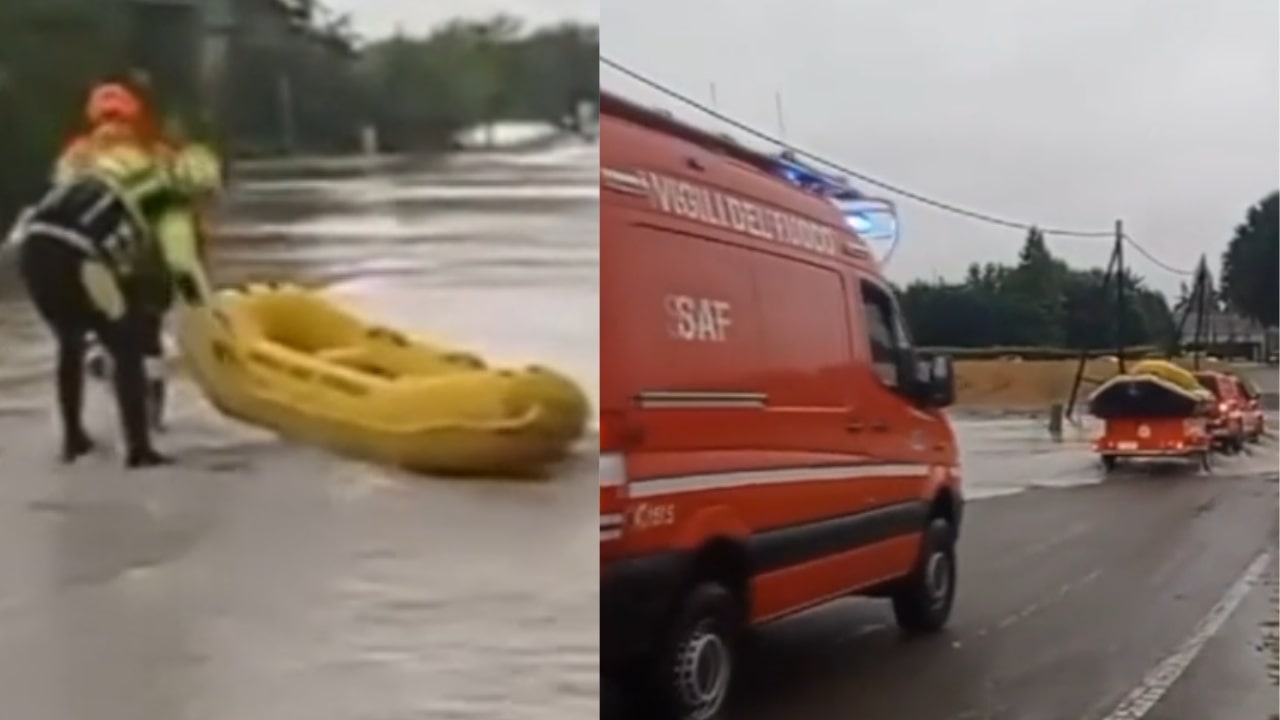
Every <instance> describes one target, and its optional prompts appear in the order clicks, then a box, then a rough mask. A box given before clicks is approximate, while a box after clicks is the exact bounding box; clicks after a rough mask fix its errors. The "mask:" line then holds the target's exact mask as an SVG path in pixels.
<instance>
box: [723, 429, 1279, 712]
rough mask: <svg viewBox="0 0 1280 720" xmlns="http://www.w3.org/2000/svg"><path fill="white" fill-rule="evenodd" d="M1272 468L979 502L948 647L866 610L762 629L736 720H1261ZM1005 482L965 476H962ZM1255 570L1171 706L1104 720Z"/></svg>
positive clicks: (1271, 620)
mask: <svg viewBox="0 0 1280 720" xmlns="http://www.w3.org/2000/svg"><path fill="white" fill-rule="evenodd" d="M968 431H969V432H971V433H975V434H976V433H979V432H980V430H978V428H969V429H968ZM1044 455H1046V456H1047V457H1050V458H1052V459H1051V460H1050V462H1049V463H1048V465H1049V466H1052V465H1053V464H1054V463H1057V464H1058V465H1059V466H1066V465H1071V464H1073V463H1084V464H1089V463H1090V462H1091V458H1088V456H1087V454H1086V453H1085V452H1084V451H1083V449H1079V448H1072V447H1070V446H1067V447H1064V448H1062V450H1061V451H1060V452H1059V453H1056V454H1054V453H1044ZM1275 458H1276V445H1275V444H1274V442H1273V441H1267V443H1266V444H1264V445H1262V446H1259V447H1257V448H1255V450H1254V455H1252V456H1250V457H1240V458H1231V459H1224V460H1223V461H1222V462H1220V463H1219V465H1218V467H1217V469H1216V470H1215V472H1214V474H1213V475H1195V474H1188V473H1184V472H1180V471H1178V470H1177V469H1173V468H1168V469H1156V468H1146V469H1136V470H1133V471H1128V472H1123V473H1120V474H1117V475H1115V476H1113V477H1111V478H1109V479H1107V480H1105V482H1103V481H1100V480H1101V478H1100V474H1099V473H1097V471H1096V470H1095V471H1094V475H1095V477H1096V478H1097V479H1098V480H1099V481H1098V482H1091V483H1082V484H1080V485H1078V486H1074V487H1069V486H1068V487H1058V488H1044V487H1040V488H1031V489H1027V490H1026V491H1024V492H1017V493H1010V494H1007V495H1003V494H996V495H994V496H991V497H989V498H988V499H985V500H979V501H976V502H973V503H971V504H970V506H969V508H968V510H967V513H966V517H965V527H964V529H963V531H962V537H961V541H960V550H959V552H960V560H959V562H960V567H961V576H960V584H959V594H958V598H957V605H956V608H955V614H954V616H953V622H952V625H951V627H950V629H949V631H948V632H947V633H946V634H944V635H942V636H939V637H934V638H923V639H913V640H907V639H904V638H902V637H901V636H899V634H898V633H897V632H896V630H895V629H894V627H893V624H892V623H893V621H892V615H891V613H890V612H889V609H888V608H887V606H886V605H885V604H883V603H877V602H872V601H844V602H842V603H839V604H837V605H834V606H831V607H829V608H825V609H820V610H817V611H814V612H812V613H809V614H806V615H803V616H800V617H797V618H794V619H792V620H790V621H786V622H783V623H780V624H778V625H776V626H774V627H771V628H767V629H766V630H765V631H764V632H762V633H761V634H760V637H759V638H758V639H757V643H756V645H755V646H754V648H753V653H752V660H751V662H750V663H749V671H748V673H749V674H748V676H747V678H746V682H744V683H743V685H744V686H746V687H749V688H750V689H749V690H747V691H745V692H743V693H742V696H741V697H740V698H739V700H740V707H739V708H738V710H737V712H736V713H735V714H734V716H733V717H735V718H741V720H790V719H792V718H806V720H808V719H812V720H825V719H828V718H829V719H830V720H843V719H844V718H863V719H866V720H880V719H882V718H883V719H884V720H1099V719H1101V718H1108V720H1121V718H1123V720H1137V718H1140V717H1146V718H1151V719H1152V720H1254V719H1255V718H1256V719H1257V720H1269V719H1270V718H1271V713H1274V712H1275V711H1276V707H1277V702H1276V693H1277V690H1276V686H1275V684H1274V672H1275V671H1274V663H1275V644H1274V643H1275V623H1276V619H1277V612H1280V610H1278V608H1277V606H1276V601H1275V565H1276V557H1277V556H1276V533H1277V502H1280V496H1278V495H1277V484H1276V477H1277V472H1276V465H1277V463H1276V459H1275ZM1023 461H1025V459H1024V460H1023ZM1018 462H1020V460H1018V459H1012V460H1011V463H1012V464H1014V465H1016V464H1017V463H1018ZM1040 464H1041V465H1042V466H1043V465H1045V464H1046V463H1045V462H1044V461H1043V460H1041V462H1040ZM1000 469H1001V468H1000V466H999V464H997V463H988V464H987V465H986V466H985V467H982V466H979V467H977V468H974V467H972V466H971V467H970V468H969V469H968V470H967V472H966V476H967V477H972V473H973V472H974V470H983V471H991V472H995V471H999V470H1000ZM973 484H975V485H980V484H981V483H980V481H978V480H976V479H975V481H974V483H973ZM1062 484H1063V485H1067V483H1066V482H1065V481H1064V482H1063V483H1062ZM1263 554H1267V557H1266V559H1265V560H1264V561H1262V562H1263V563H1264V567H1265V568H1266V572H1264V573H1263V575H1262V576H1261V577H1260V578H1258V581H1257V583H1256V584H1254V585H1250V586H1247V587H1243V588H1241V589H1238V590H1237V591H1238V592H1243V593H1244V598H1243V600H1242V601H1241V602H1240V604H1239V607H1237V608H1235V610H1234V612H1232V613H1231V614H1230V615H1229V617H1228V618H1227V619H1226V621H1225V623H1224V624H1222V627H1221V628H1220V629H1218V630H1217V631H1216V632H1214V633H1213V634H1212V636H1211V637H1209V638H1208V639H1207V641H1205V642H1204V643H1203V645H1201V646H1200V647H1202V650H1201V652H1200V653H1199V654H1198V655H1196V656H1195V657H1194V658H1193V659H1191V661H1190V665H1189V666H1188V667H1187V668H1186V670H1185V672H1184V674H1182V675H1181V677H1180V678H1178V679H1177V680H1176V681H1174V682H1173V684H1172V686H1171V687H1170V688H1168V690H1167V693H1166V694H1164V695H1163V696H1161V697H1159V698H1155V700H1156V702H1155V703H1154V705H1153V706H1151V707H1150V708H1147V707H1145V703H1140V704H1139V707H1138V708H1137V709H1136V710H1134V711H1133V713H1131V714H1121V715H1118V716H1115V717H1114V718H1112V717H1111V716H1110V715H1109V713H1112V712H1113V711H1114V710H1116V708H1117V707H1118V706H1120V704H1121V703H1122V701H1124V700H1125V697H1126V696H1127V695H1129V694H1130V693H1132V692H1133V691H1134V689H1135V688H1136V687H1138V686H1140V685H1142V684H1143V682H1144V677H1145V676H1146V675H1147V674H1148V673H1151V672H1152V671H1153V670H1154V669H1155V668H1156V667H1157V666H1158V665H1159V664H1160V663H1161V662H1162V661H1164V660H1166V658H1167V657H1168V656H1170V655H1171V654H1173V653H1175V651H1177V650H1178V649H1179V646H1180V645H1181V644H1183V643H1185V642H1186V641H1187V639H1188V638H1189V637H1191V636H1192V635H1193V634H1194V633H1195V631H1196V628H1197V624H1202V621H1203V619H1204V618H1205V616H1206V614H1209V613H1210V611H1211V609H1213V608H1214V606H1215V604H1217V603H1219V601H1220V600H1221V599H1222V598H1223V596H1224V595H1225V594H1227V593H1228V592H1229V591H1230V590H1231V588H1232V586H1233V584H1235V583H1237V580H1238V578H1239V577H1240V576H1241V575H1242V573H1244V572H1245V571H1246V569H1247V568H1248V567H1249V566H1250V565H1251V563H1254V562H1255V561H1257V559H1258V558H1259V557H1261V556H1262V555H1263ZM1174 664H1175V665H1176V664H1177V663H1174ZM1166 672H1167V671H1166ZM1160 687H1161V689H1163V685H1160ZM1139 711H1141V712H1145V713H1146V714H1140V713H1139Z"/></svg>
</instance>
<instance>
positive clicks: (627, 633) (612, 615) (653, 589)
mask: <svg viewBox="0 0 1280 720" xmlns="http://www.w3.org/2000/svg"><path fill="white" fill-rule="evenodd" d="M691 563H692V558H691V556H690V555H689V554H688V553H684V552H662V553H654V554H651V555H643V556H638V557H633V558H627V559H625V560H616V561H613V562H611V563H609V564H608V565H607V566H605V567H604V568H602V569H601V573H600V659H601V662H602V663H604V664H605V665H611V664H615V663H620V662H627V661H629V660H632V659H635V658H637V657H639V656H643V655H645V654H647V653H649V652H650V651H651V650H653V649H655V646H656V644H657V643H658V642H659V641H660V638H661V637H662V635H663V633H664V631H665V629H666V628H665V627H664V626H665V624H666V622H667V618H668V617H670V615H671V611H672V609H673V608H674V607H675V605H676V602H677V601H678V600H679V593H680V589H681V587H683V585H684V582H685V578H687V577H688V573H689V569H690V566H691Z"/></svg>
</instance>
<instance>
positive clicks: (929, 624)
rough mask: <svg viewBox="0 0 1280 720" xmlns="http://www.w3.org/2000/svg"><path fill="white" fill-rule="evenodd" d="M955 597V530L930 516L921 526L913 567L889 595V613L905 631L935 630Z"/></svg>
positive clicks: (928, 631)
mask: <svg viewBox="0 0 1280 720" xmlns="http://www.w3.org/2000/svg"><path fill="white" fill-rule="evenodd" d="M955 596H956V550H955V532H954V531H953V529H952V527H951V523H949V522H947V521H946V520H944V519H942V518H933V519H932V520H930V521H929V526H928V527H927V528H925V531H924V540H923V542H922V543H921V546H920V558H919V560H917V561H916V567H915V569H914V570H913V571H912V572H911V575H910V576H908V577H907V578H906V579H905V580H904V581H903V584H902V586H901V587H900V588H898V590H897V591H896V592H895V593H894V594H893V616H894V618H895V619H896V620H897V621H898V627H900V628H902V629H903V630H905V631H907V632H916V633H934V632H938V631H940V630H942V628H943V627H945V626H946V624H947V620H948V619H949V618H950V617H951V605H952V603H953V601H954V600H955Z"/></svg>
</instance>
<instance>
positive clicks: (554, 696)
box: [0, 147, 599, 720]
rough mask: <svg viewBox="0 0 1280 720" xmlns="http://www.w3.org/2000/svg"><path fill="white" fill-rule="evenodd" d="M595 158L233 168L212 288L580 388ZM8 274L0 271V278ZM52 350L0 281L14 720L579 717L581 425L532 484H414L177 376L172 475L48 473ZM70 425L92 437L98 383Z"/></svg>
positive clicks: (590, 367) (588, 346)
mask: <svg viewBox="0 0 1280 720" xmlns="http://www.w3.org/2000/svg"><path fill="white" fill-rule="evenodd" d="M597 164H598V153H597V151H596V149H595V148H594V147H590V148H588V147H564V148H559V149H555V150H551V151H546V152H542V153H539V154H537V155H509V156H500V155H496V156H487V157H479V156H475V157H464V158H456V159H452V160H449V161H447V162H445V163H442V164H440V165H439V166H436V167H433V168H429V169H426V170H420V171H416V172H411V173H406V174H402V175H397V176H395V177H391V176H387V175H378V174H359V173H356V174H354V175H351V176H348V177H327V178H326V179H323V180H308V181H303V182H298V181H291V180H288V179H279V178H273V179H270V180H255V179H252V178H246V179H244V182H243V183H242V184H241V187H240V190H239V192H238V194H237V196H236V197H235V198H234V199H233V201H232V202H230V203H229V204H228V207H227V208H226V218H225V219H224V222H223V223H222V224H221V228H222V230H223V232H224V234H225V235H226V236H227V237H226V238H223V239H221V240H220V242H219V247H218V250H217V263H218V273H217V274H218V277H219V280H220V282H223V283H232V282H243V281H248V280H293V281H297V282H302V283H306V284H308V285H320V286H324V287H325V288H326V289H327V291H328V292H330V293H333V294H334V295H335V296H338V297H340V298H342V299H343V300H344V302H347V303H349V304H351V305H352V306H354V307H356V308H357V309H358V310H360V311H362V312H366V313H368V314H371V315H374V316H376V317H378V318H379V319H380V320H383V321H385V322H387V323H388V324H392V325H398V326H401V327H405V328H408V329H412V330H414V331H417V332H420V333H422V334H423V335H425V336H426V337H428V338H432V339H436V340H439V341H443V342H450V343H456V344H460V345H463V346H466V347H468V348H472V349H475V350H478V351H480V352H482V353H484V354H485V355H486V356H487V357H489V358H491V359H493V360H495V361H499V362H505V361H511V362H523V361H527V360H537V361H539V362H543V363H546V364H549V365H552V366H555V367H558V368H561V369H563V370H565V371H567V372H569V373H570V374H572V375H573V376H574V377H575V378H577V379H578V380H579V381H580V382H582V384H583V385H584V387H585V388H586V389H587V390H588V393H589V394H590V395H591V396H592V398H593V399H594V398H595V396H596V395H597V393H598V385H599V381H598V350H597V328H598V309H597V308H598V302H597V297H598V290H597V287H598V285H597V283H598V273H597V267H598V259H597V258H598V243H597V239H596V238H597V227H598V212H597V203H598V191H597V187H598V185H597V177H598V171H597ZM4 277H7V275H6V272H5V271H4V270H2V269H0V278H4ZM50 358H51V349H50V347H49V345H48V343H47V341H46V340H45V338H44V334H43V331H42V330H41V329H40V328H39V327H38V326H37V325H35V323H34V321H33V318H32V317H31V313H30V311H29V309H28V307H27V305H26V303H25V302H24V301H23V300H22V298H21V293H20V292H15V291H14V288H13V286H12V283H11V282H10V283H7V284H6V282H5V281H4V280H0V697H2V698H4V705H5V708H6V711H7V713H6V714H12V715H14V716H15V717H23V718H31V719H32V720H82V719H87V718H93V719H94V720H179V719H184V720H185V719H187V718H191V719H200V720H205V719H208V720H241V719H242V718H271V720H294V719H295V718H296V719H297V720H361V719H368V720H400V719H402V718H403V719H405V720H408V719H410V718H413V719H417V718H423V717H430V718H439V719H441V720H446V719H454V720H467V719H469V718H494V717H501V718H509V719H511V720H549V719H552V718H554V719H556V720H561V719H564V720H574V719H577V718H584V719H585V718H589V717H590V718H594V717H597V715H598V710H597V708H598V674H597V668H598V660H597V655H598V629H597V626H598V589H597V571H596V568H597V563H598V559H597V552H596V546H595V543H594V541H593V540H592V537H591V536H593V534H594V533H595V532H596V530H595V529H594V527H592V526H591V523H592V522H593V515H594V514H595V513H596V510H595V502H596V501H595V491H594V487H595V483H596V480H595V474H596V464H597V463H596V455H595V450H594V445H595V440H594V438H589V439H588V440H587V441H586V442H584V446H583V448H582V449H581V452H580V453H579V454H578V457H577V458H576V459H575V460H573V461H571V462H570V463H569V464H568V465H567V466H566V467H565V468H564V469H563V471H562V472H561V473H560V477H558V478H557V479H556V480H555V481H553V482H549V483H542V484H502V483H466V482H448V481H433V480H427V479H421V478H408V477H405V476H402V475H400V474H398V473H395V472H390V471H386V470H382V469H379V468H375V467H371V466H368V465H363V464H359V463H354V462H348V461H345V460H340V459H336V458H334V457H331V456H329V455H327V454H325V453H323V452H321V451H317V450H311V449H307V448H302V447H296V446H291V445H288V444H285V443H282V442H280V441H278V440H276V439H275V438H274V437H273V436H271V435H269V434H267V433H264V432H261V431H258V430H255V429H253V428H249V427H246V426H243V425H239V424H236V423H233V422H231V421H228V420H225V419H223V418H221V417H219V416H217V415H216V414H214V413H213V412H212V411H211V410H210V409H209V408H208V407H207V405H205V404H204V402H203V400H202V399H201V398H199V397H198V395H197V393H196V392H195V391H194V390H193V389H192V388H191V387H189V386H187V385H185V384H183V383H179V387H178V388H177V395H178V397H177V398H176V401H175V405H174V407H173V408H172V414H171V416H170V425H171V431H170V432H169V433H168V434H166V435H164V436H162V437H161V438H160V439H159V441H158V442H159V443H160V444H161V447H162V448H163V449H164V450H167V451H170V452H172V453H173V454H175V455H176V456H177V458H178V460H179V465H178V466H177V467H176V468H173V469H172V470H169V469H166V470H164V471H159V472H151V473H125V472H124V471H122V470H121V469H120V468H119V466H120V462H119V458H117V457H114V456H99V457H93V458H90V459H88V460H87V461H85V462H82V463H81V464H79V465H77V466H74V467H71V468H64V467H61V466H59V465H57V464H55V463H54V462H53V457H54V452H55V450H56V444H57V441H56V435H55V433H54V425H53V420H52V417H51V405H52V399H51V392H50V380H49V378H48V373H49V367H50ZM90 405H91V407H90V408H89V424H90V430H91V432H95V433H97V435H98V436H99V437H100V438H101V439H108V438H113V437H114V435H115V432H116V429H115V428H116V426H115V418H114V414H113V412H112V411H111V409H110V407H109V406H108V405H107V397H106V393H105V391H104V389H102V388H97V389H95V391H94V392H93V393H92V394H91V398H90Z"/></svg>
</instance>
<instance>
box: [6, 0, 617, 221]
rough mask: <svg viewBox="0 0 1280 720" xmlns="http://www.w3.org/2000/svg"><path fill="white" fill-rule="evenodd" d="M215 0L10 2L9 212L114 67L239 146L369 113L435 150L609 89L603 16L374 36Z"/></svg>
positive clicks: (181, 116) (295, 11)
mask: <svg viewBox="0 0 1280 720" xmlns="http://www.w3.org/2000/svg"><path fill="white" fill-rule="evenodd" d="M213 5H215V3H202V2H192V3H185V4H184V3H154V2H138V1H137V0H4V2H0V118H3V129H4V132H0V168H3V173H4V177H3V182H0V221H5V220H7V218H8V217H9V216H10V214H11V213H12V212H13V210H14V209H15V208H16V207H18V206H19V205H20V204H21V203H23V202H24V201H26V200H28V199H29V198H30V197H31V195H32V194H33V193H35V192H37V191H38V188H39V186H40V184H41V183H42V182H43V179H44V177H45V176H46V173H47V171H48V168H49V166H50V164H51V162H52V159H53V157H54V155H55V154H56V152H57V151H58V149H59V147H60V146H61V145H62V144H63V143H64V142H65V141H66V139H67V138H68V136H69V135H71V134H73V133H74V132H76V131H77V130H79V129H80V128H81V125H82V119H81V111H82V105H83V102H84V98H85V94H86V91H87V90H88V89H89V88H90V87H91V86H92V85H93V84H94V83H96V82H101V81H103V80H124V81H126V82H129V83H130V84H132V85H134V86H135V87H137V88H138V89H139V90H140V91H141V92H142V93H143V94H144V95H147V96H149V98H150V99H151V100H152V101H153V102H154V104H155V105H156V106H158V108H159V109H160V113H161V115H162V119H163V121H164V123H165V125H167V126H168V127H169V128H170V130H171V131H174V132H179V133H182V134H188V135H194V136H197V137H201V138H203V139H209V140H211V141H214V142H216V143H217V144H218V145H219V146H220V147H221V148H223V149H224V150H225V151H227V152H229V153H232V154H234V155H236V156H245V155H253V156H272V155H278V154H284V153H298V154H322V153H344V152H355V151H357V150H358V149H360V147H361V140H362V130H363V128H366V127H372V128H376V130H377V134H378V136H379V138H380V140H381V144H382V147H381V149H383V150H384V151H392V152H396V151H412V152H421V151H433V150H436V149H440V148H444V147H447V146H448V145H449V143H450V141H451V138H453V137H454V136H455V134H456V133H457V131H458V130H460V129H462V128H466V127H470V126H474V125H476V124H480V123H483V122H487V121H492V120H536V121H546V122H551V123H559V124H564V125H570V126H571V125H572V124H573V122H574V119H575V111H576V110H577V107H578V105H579V103H580V102H582V101H588V102H591V101H594V100H595V98H596V97H597V94H598V88H599V79H598V78H599V70H598V57H599V33H598V31H597V28H596V27H595V26H583V25H573V24H565V25H560V26H556V27H544V28H532V29H530V28H525V27H524V26H523V25H522V23H521V22H520V21H519V20H517V19H515V18H511V17H506V16H499V17H494V18H491V19H488V20H480V21H461V20H459V21H455V22H451V23H447V24H445V25H443V26H441V27H438V28H436V29H434V30H432V31H429V32H426V33H422V34H417V35H413V34H409V33H398V34H396V35H394V36H392V37H385V38H373V39H370V40H367V41H366V40H363V39H360V38H357V37H356V36H355V35H354V33H353V32H352V31H351V29H350V28H351V23H350V20H349V18H347V17H341V16H338V17H335V16H332V15H329V14H326V13H324V12H323V11H322V10H323V8H320V7H319V6H318V5H317V4H316V2H314V0H288V1H286V0H259V1H258V2H245V3H234V5H235V6H237V7H241V6H243V7H245V8H250V9H251V11H245V12H247V13H248V14H246V15H244V16H243V17H240V18H239V19H238V20H236V21H235V22H234V23H230V24H228V25H227V27H221V28H220V27H217V23H218V22H222V21H220V20H218V19H217V18H212V17H204V16H201V15H199V12H205V11H203V10H199V8H207V7H208V6H213ZM229 5H231V4H229ZM254 8H256V9H254ZM193 9H195V10H193ZM214 40H216V42H214ZM214 61H216V64H217V66H218V67H219V68H220V70H219V71H218V72H217V73H216V79H212V80H211V77H212V76H211V73H210V70H209V67H211V65H210V63H211V62H214Z"/></svg>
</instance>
